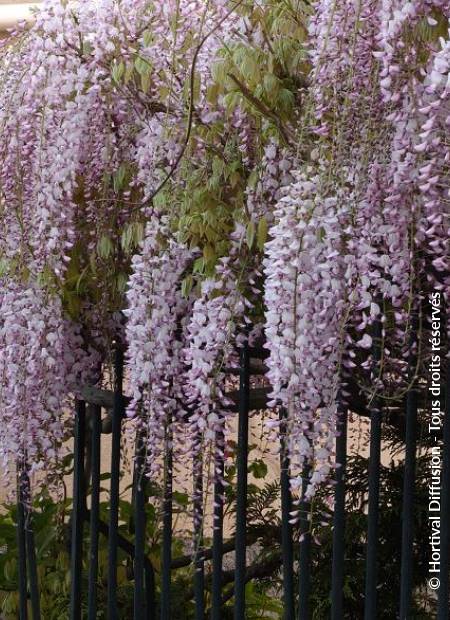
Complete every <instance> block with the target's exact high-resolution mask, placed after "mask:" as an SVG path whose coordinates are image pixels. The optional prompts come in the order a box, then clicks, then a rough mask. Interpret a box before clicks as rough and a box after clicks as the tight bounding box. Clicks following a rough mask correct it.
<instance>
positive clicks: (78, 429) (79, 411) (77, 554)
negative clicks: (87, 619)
mask: <svg viewBox="0 0 450 620" xmlns="http://www.w3.org/2000/svg"><path fill="white" fill-rule="evenodd" d="M85 436H86V404H85V403H84V401H80V400H78V401H77V403H76V414H75V442H74V467H73V511H72V540H71V559H70V562H71V575H72V582H71V591H70V620H81V597H82V591H81V579H82V554H83V519H84V514H83V513H84V450H85Z"/></svg>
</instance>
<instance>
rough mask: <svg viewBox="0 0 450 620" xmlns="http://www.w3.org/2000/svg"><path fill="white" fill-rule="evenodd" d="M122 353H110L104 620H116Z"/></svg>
mask: <svg viewBox="0 0 450 620" xmlns="http://www.w3.org/2000/svg"><path fill="white" fill-rule="evenodd" d="M122 389H123V352H122V349H121V346H120V344H119V343H116V348H115V353H114V405H113V411H112V446H111V491H110V506H109V539H108V620H117V619H118V613H117V546H118V526H119V491H120V489H119V485H120V439H121V431H122V417H123V413H124V403H123V393H122Z"/></svg>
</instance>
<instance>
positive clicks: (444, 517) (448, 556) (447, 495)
mask: <svg viewBox="0 0 450 620" xmlns="http://www.w3.org/2000/svg"><path fill="white" fill-rule="evenodd" d="M444 364H446V365H447V371H446V379H445V417H444V430H443V440H444V459H443V461H444V462H443V465H442V502H441V566H440V573H439V580H440V587H439V591H438V612H437V620H448V619H449V617H450V601H449V571H450V364H449V362H448V360H447V361H446V362H445V361H444Z"/></svg>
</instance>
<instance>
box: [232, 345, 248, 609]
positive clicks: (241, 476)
mask: <svg viewBox="0 0 450 620" xmlns="http://www.w3.org/2000/svg"><path fill="white" fill-rule="evenodd" d="M239 376H240V380H239V420H238V453H237V490H236V567H235V573H234V619H235V620H244V618H245V569H246V555H247V467H248V414H249V409H250V403H249V401H250V359H249V350H248V343H245V344H244V345H243V346H242V348H241V350H240V371H239Z"/></svg>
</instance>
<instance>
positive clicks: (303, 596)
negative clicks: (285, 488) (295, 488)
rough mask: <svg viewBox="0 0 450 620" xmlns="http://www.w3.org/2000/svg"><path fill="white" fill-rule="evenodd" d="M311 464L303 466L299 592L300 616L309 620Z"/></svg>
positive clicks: (300, 618)
mask: <svg viewBox="0 0 450 620" xmlns="http://www.w3.org/2000/svg"><path fill="white" fill-rule="evenodd" d="M310 469H311V468H310V465H309V464H308V463H306V464H305V465H304V467H303V473H302V478H303V484H302V500H301V502H300V519H299V524H300V549H299V558H298V564H299V594H298V617H299V620H309V617H310V611H309V593H310V590H311V532H310V522H309V511H310V503H309V502H308V501H306V500H305V499H303V498H304V495H305V493H306V489H307V487H308V480H309V475H310Z"/></svg>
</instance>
